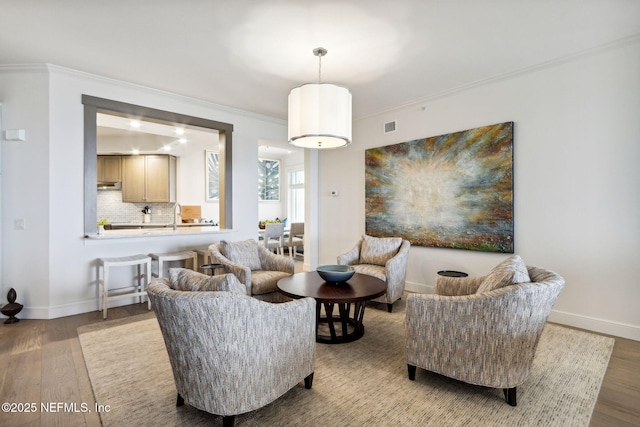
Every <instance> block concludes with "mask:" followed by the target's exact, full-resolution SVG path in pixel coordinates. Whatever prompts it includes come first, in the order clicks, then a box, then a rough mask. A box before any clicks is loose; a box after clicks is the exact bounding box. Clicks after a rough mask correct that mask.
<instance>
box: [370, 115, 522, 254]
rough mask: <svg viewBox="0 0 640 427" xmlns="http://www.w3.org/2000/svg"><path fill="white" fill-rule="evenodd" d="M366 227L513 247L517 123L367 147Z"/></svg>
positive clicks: (486, 247) (427, 242)
mask: <svg viewBox="0 0 640 427" xmlns="http://www.w3.org/2000/svg"><path fill="white" fill-rule="evenodd" d="M365 174H366V176H365V181H366V232H367V234H369V235H371V236H378V237H382V236H402V237H404V238H405V239H407V240H409V241H410V242H411V243H412V244H414V245H418V246H431V247H439V248H457V249H469V250H476V251H487V252H503V253H513V122H505V123H500V124H496V125H491V126H485V127H480V128H477V129H470V130H465V131H462V132H456V133H451V134H447V135H440V136H434V137H430V138H425V139H419V140H416V141H409V142H404V143H401V144H395V145H389V146H386V147H379V148H372V149H369V150H366V152H365Z"/></svg>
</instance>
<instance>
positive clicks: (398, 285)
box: [385, 240, 411, 301]
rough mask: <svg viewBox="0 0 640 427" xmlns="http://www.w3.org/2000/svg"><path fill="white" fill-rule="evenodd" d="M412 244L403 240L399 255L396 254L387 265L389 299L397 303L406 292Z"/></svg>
mask: <svg viewBox="0 0 640 427" xmlns="http://www.w3.org/2000/svg"><path fill="white" fill-rule="evenodd" d="M410 248H411V243H409V241H408V240H403V241H402V245H400V248H399V249H398V253H397V254H395V256H394V257H393V258H391V259H390V260H389V261H387V263H386V264H385V270H386V275H387V294H388V297H387V299H388V300H390V301H395V300H396V299H398V298H400V297H401V296H402V293H403V292H404V282H405V280H406V278H407V260H408V258H409V249H410Z"/></svg>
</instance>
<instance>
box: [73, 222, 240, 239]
mask: <svg viewBox="0 0 640 427" xmlns="http://www.w3.org/2000/svg"><path fill="white" fill-rule="evenodd" d="M183 225H187V224H183ZM188 225H189V226H188V227H178V228H177V229H176V230H174V229H173V224H171V225H170V226H167V227H159V226H158V225H157V224H155V227H153V226H151V227H145V228H125V229H120V230H105V231H104V233H103V234H89V235H86V236H85V238H86V239H95V240H110V239H124V238H132V237H133V238H135V237H156V236H157V237H160V236H164V237H167V236H187V235H201V234H217V233H228V232H230V231H233V230H230V229H220V227H218V226H213V225H211V224H209V225H202V224H188Z"/></svg>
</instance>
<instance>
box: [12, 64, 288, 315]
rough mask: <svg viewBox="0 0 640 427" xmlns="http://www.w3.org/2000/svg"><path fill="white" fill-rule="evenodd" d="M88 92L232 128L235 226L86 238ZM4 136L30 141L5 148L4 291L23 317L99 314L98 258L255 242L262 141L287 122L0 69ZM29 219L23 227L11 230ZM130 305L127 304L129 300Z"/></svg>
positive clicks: (98, 82) (40, 69)
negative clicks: (21, 133)
mask: <svg viewBox="0 0 640 427" xmlns="http://www.w3.org/2000/svg"><path fill="white" fill-rule="evenodd" d="M83 94H87V95H91V96H96V97H101V98H107V99H112V100H116V101H120V102H127V103H131V104H137V105H142V106H146V107H151V108H156V109H161V110H168V111H174V112H177V113H182V114H186V115H191V116H196V117H202V118H205V119H211V120H217V121H221V122H226V123H232V124H233V125H234V132H233V150H234V161H233V186H234V187H233V193H234V199H233V221H234V224H233V227H234V231H232V232H229V233H228V234H227V235H225V234H222V235H216V238H215V239H214V238H213V237H206V236H197V237H189V236H182V237H171V238H168V237H156V238H142V239H126V240H124V241H121V240H117V241H113V240H112V241H95V240H92V241H89V240H86V239H84V237H83V235H84V233H83V212H84V196H83V194H84V183H83V181H84V164H83V153H84V144H83V106H82V103H81V96H82V95H83ZM0 103H2V104H3V108H4V117H3V121H4V128H5V129H26V131H27V141H26V142H8V141H3V147H2V148H3V156H2V166H3V172H4V173H3V182H2V185H3V187H2V192H1V194H2V209H3V211H2V236H3V240H2V256H3V259H2V265H3V271H2V294H3V295H6V292H7V290H8V289H9V288H10V287H14V288H15V289H16V291H17V294H18V302H20V303H22V304H24V305H25V309H24V310H23V312H22V313H21V315H22V316H23V317H25V318H52V317H59V316H65V315H69V314H76V313H81V312H86V311H90V310H95V309H97V286H96V282H95V276H96V264H95V260H96V259H97V258H98V257H109V256H122V255H127V254H129V255H130V254H135V253H149V252H166V251H172V250H178V249H187V248H193V247H206V246H208V244H210V243H213V241H214V240H219V239H220V238H230V239H234V240H235V239H245V238H253V237H255V228H256V223H257V221H258V215H257V212H258V206H257V189H256V184H255V183H256V181H257V168H256V167H255V165H256V162H257V159H258V153H257V149H256V147H257V144H258V141H259V140H260V139H262V138H265V139H271V140H284V138H286V125H285V123H284V122H283V121H281V120H276V119H271V118H267V117H263V116H258V115H255V114H252V113H248V112H242V111H238V110H233V109H230V108H224V107H221V106H216V105H214V104H210V103H205V102H202V101H198V100H194V99H188V98H184V97H180V96H176V95H172V94H169V93H165V92H160V91H155V90H152V89H148V88H144V87H140V86H137V85H131V84H127V83H122V82H118V81H114V80H110V79H106V78H101V77H97V76H92V75H87V74H83V73H77V72H73V71H71V70H66V69H62V68H59V67H44V66H37V67H27V68H25V67H0ZM17 218H24V219H25V223H26V230H24V231H18V230H13V222H14V219H17ZM125 301H126V300H125Z"/></svg>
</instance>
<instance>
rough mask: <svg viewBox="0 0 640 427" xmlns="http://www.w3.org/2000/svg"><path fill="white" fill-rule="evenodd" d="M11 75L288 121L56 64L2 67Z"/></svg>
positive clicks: (6, 65) (2, 69)
mask: <svg viewBox="0 0 640 427" xmlns="http://www.w3.org/2000/svg"><path fill="white" fill-rule="evenodd" d="M3 72H6V73H9V72H13V73H15V72H19V73H34V74H35V73H47V74H51V73H59V74H67V75H70V76H73V77H77V78H83V79H89V80H94V81H97V82H101V83H108V84H111V85H116V86H120V87H123V88H127V89H135V90H138V91H142V92H147V93H149V94H153V95H162V96H165V97H168V98H172V99H175V100H177V101H181V102H186V103H190V104H195V105H199V106H202V107H205V108H209V109H213V110H217V111H220V112H224V113H229V114H234V115H239V116H243V117H247V118H250V119H254V120H260V121H263V122H268V123H273V124H277V125H282V126H286V124H287V121H286V120H283V119H279V118H275V117H270V116H265V115H262V114H257V113H253V112H251V111H247V110H241V109H239V108H234V107H229V106H226V105H222V104H216V103H214V102H210V101H205V100H203V99H199V98H192V97H189V96H185V95H179V94H177V93H174V92H168V91H164V90H161V89H155V88H152V87H148V86H144V85H139V84H136V83H129V82H125V81H122V80H117V79H114V78H111V77H105V76H100V75H97V74H93V73H88V72H85V71H79V70H74V69H71V68H66V67H62V66H59V65H54V64H4V65H0V73H3Z"/></svg>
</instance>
